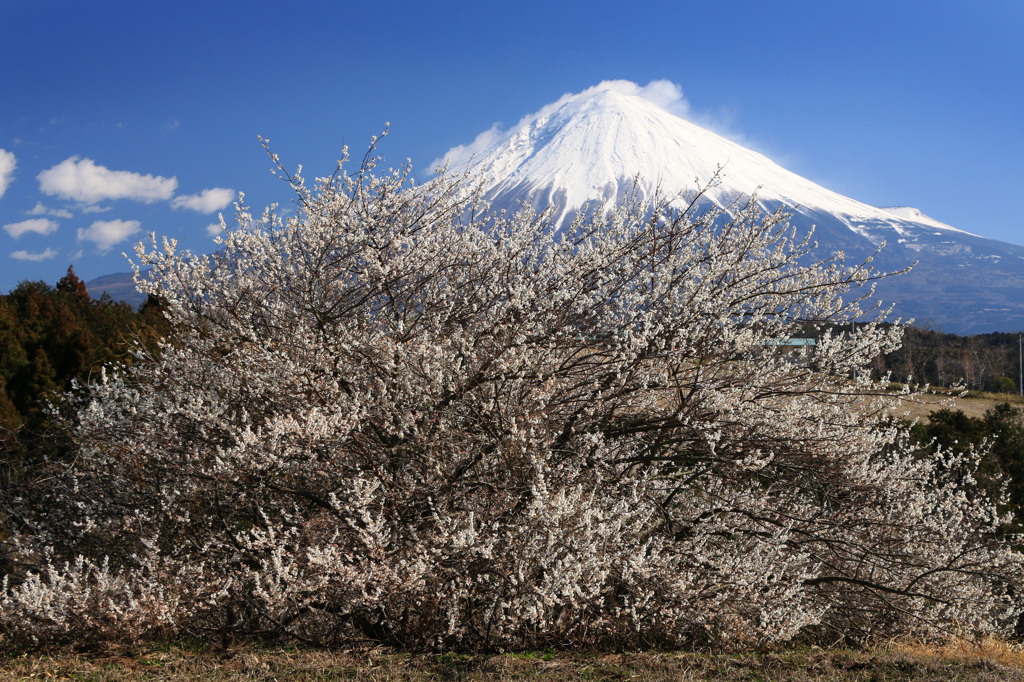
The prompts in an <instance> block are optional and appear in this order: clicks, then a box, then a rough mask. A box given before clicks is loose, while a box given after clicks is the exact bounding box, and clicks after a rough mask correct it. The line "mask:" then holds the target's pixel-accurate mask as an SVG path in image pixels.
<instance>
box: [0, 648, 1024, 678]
mask: <svg viewBox="0 0 1024 682" xmlns="http://www.w3.org/2000/svg"><path fill="white" fill-rule="evenodd" d="M46 679H49V680H61V679H63V680H97V681H99V680H110V681H119V680H144V679H150V680H181V681H184V680H226V679H239V680H268V681H269V680H357V681H366V682H369V681H374V682H390V681H392V680H553V681H555V682H559V681H564V680H598V681H600V680H638V681H645V680H651V681H653V680H733V681H738V680H751V681H753V680H764V681H767V680H799V681H806V682H809V681H811V680H815V681H825V680H829V681H833V680H835V681H838V682H844V681H846V682H852V681H855V680H856V681H861V680H863V681H867V680H877V681H895V680H925V681H929V680H931V681H938V680H992V681H995V680H1022V681H1024V648H1021V645H1010V644H1005V643H993V642H988V643H982V644H972V643H963V642H961V643H957V644H954V645H950V646H946V647H943V648H937V647H935V646H925V645H921V644H915V643H901V644H888V645H884V646H878V647H874V648H870V649H866V650H860V651H851V650H847V649H834V650H823V649H818V648H816V647H815V648H810V649H795V650H790V649H779V650H776V651H769V652H764V653H747V654H733V655H726V654H719V655H705V654H697V653H606V654H601V653H553V652H532V653H519V654H501V655H487V654H477V655H463V654H442V655H428V654H402V653H393V652H388V651H379V650H378V651H362V652H328V651H315V650H309V651H296V650H269V649H256V648H241V649H229V650H226V651H196V650H194V649H192V650H190V649H187V648H182V647H177V646H168V647H161V648H159V649H157V650H141V651H138V652H135V653H130V654H120V655H113V654H111V655H93V656H81V655H74V654H54V655H36V654H23V655H18V656H13V657H9V658H7V659H3V660H0V680H46Z"/></svg>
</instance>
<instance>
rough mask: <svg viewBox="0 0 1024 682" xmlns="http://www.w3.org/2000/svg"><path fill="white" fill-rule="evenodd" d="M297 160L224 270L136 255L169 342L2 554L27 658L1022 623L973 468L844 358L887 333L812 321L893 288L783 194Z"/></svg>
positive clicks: (144, 357) (141, 251)
mask: <svg viewBox="0 0 1024 682" xmlns="http://www.w3.org/2000/svg"><path fill="white" fill-rule="evenodd" d="M275 160H276V157H275ZM282 172H283V169H282ZM284 175H285V177H286V178H287V179H288V180H289V181H290V182H291V183H292V185H293V186H294V188H295V190H296V193H297V197H298V203H297V209H298V210H297V212H296V213H295V215H293V216H290V217H288V218H287V219H284V218H282V217H281V216H279V215H278V214H277V213H276V211H275V209H274V208H273V207H271V208H269V209H267V210H266V211H265V212H263V213H262V215H260V216H254V215H252V214H250V213H249V211H248V209H246V208H245V207H244V206H240V207H239V208H238V214H237V221H238V224H237V227H234V228H232V229H230V230H226V231H225V233H224V235H223V237H222V238H221V239H220V250H219V251H218V252H217V253H216V254H214V255H211V256H194V255H191V254H189V253H187V252H186V253H181V252H179V251H178V250H177V249H176V246H175V244H174V242H173V241H164V242H163V244H162V245H157V243H156V241H155V240H154V242H153V245H152V247H150V248H148V249H147V248H144V247H143V246H142V245H140V246H139V248H138V249H137V254H138V259H139V264H140V265H148V266H151V267H152V270H151V271H150V274H149V275H146V276H141V275H140V276H139V278H138V281H139V286H140V287H141V288H142V290H143V291H145V292H146V293H149V294H152V295H153V296H155V297H158V298H159V299H160V300H161V302H162V304H163V309H164V310H165V311H166V315H167V317H168V321H169V323H170V324H171V325H172V327H173V333H172V334H171V335H170V337H169V338H168V339H167V340H166V342H165V343H164V345H163V347H162V348H161V349H160V350H159V352H154V353H149V352H148V351H146V350H145V348H144V347H142V346H140V347H139V350H138V355H139V357H138V358H137V361H136V362H135V363H134V364H133V365H132V366H130V367H121V368H115V369H113V370H111V371H109V372H107V373H106V374H105V375H104V376H103V377H102V379H101V380H100V381H98V382H96V383H94V384H92V385H90V386H88V387H85V388H84V389H83V392H82V393H81V394H80V397H79V398H78V399H79V401H80V409H79V411H78V414H77V418H76V421H75V422H74V424H73V425H72V426H73V428H74V438H75V441H76V443H77V448H78V452H77V458H76V460H75V461H74V463H73V465H72V466H70V467H69V468H67V469H66V470H64V471H63V472H62V473H60V474H59V475H56V474H55V477H54V483H53V486H54V488H53V492H52V495H51V503H50V504H49V505H48V508H47V510H46V513H41V514H40V515H39V518H38V519H37V520H36V522H35V524H36V525H35V528H36V529H37V532H36V533H34V534H32V535H24V534H23V535H19V536H16V537H14V538H11V539H9V540H8V541H7V542H6V543H5V550H4V551H5V552H7V554H8V555H9V556H10V557H11V561H12V565H17V566H19V567H20V568H19V569H18V571H17V572H16V573H14V574H12V575H10V576H8V578H7V579H6V580H7V582H6V583H5V589H4V593H3V596H2V602H0V626H2V628H3V632H4V636H6V637H7V638H8V639H9V640H10V641H31V640H33V639H34V640H37V641H43V640H55V639H58V640H59V639H62V638H63V639H68V638H74V639H78V640H80V641H84V640H88V639H90V638H133V637H144V636H148V635H150V634H152V633H155V632H158V633H162V634H167V633H174V632H190V633H194V634H195V633H198V634H203V633H206V634H208V635H211V636H213V635H226V634H232V633H237V634H240V635H260V636H278V637H287V638H297V639H300V640H304V641H310V642H317V643H326V644H330V643H335V642H340V641H351V640H356V639H361V640H365V639H370V640H375V641H381V642H386V643H391V644H395V645H399V646H406V647H456V648H509V647H523V646H531V647H533V646H544V645H554V644H573V645H609V644H613V645H617V646H643V645H652V644H655V645H687V644H701V645H708V644H712V645H721V646H747V645H756V644H764V643H770V642H774V641H779V640H786V639H788V638H792V637H794V636H795V635H797V634H801V633H802V634H806V635H807V636H817V635H820V636H827V637H829V638H830V641H835V639H836V638H837V636H842V635H847V636H853V637H859V636H864V635H867V634H871V633H878V634H890V633H896V632H914V633H918V634H936V633H941V632H943V631H946V630H948V629H949V628H951V627H954V626H955V627H957V628H960V629H961V631H962V629H963V628H968V629H976V630H982V631H993V630H998V629H999V628H1002V627H1005V626H1006V625H1007V624H1008V623H1010V621H1011V620H1012V617H1013V615H1014V613H1015V609H1016V607H1015V605H1014V603H1013V601H1012V599H1013V595H1012V588H1011V583H1012V582H1014V581H1017V580H1019V578H1020V576H1021V560H1020V557H1019V556H1018V555H1017V554H1015V553H1013V552H1012V551H1010V550H1009V549H1008V548H1007V547H1006V546H1005V545H1004V544H1003V543H1002V541H1001V540H1000V539H999V538H998V537H997V534H996V532H995V531H996V528H997V527H998V525H999V524H1000V523H1002V522H1004V521H1005V519H1001V518H999V517H998V515H997V513H996V511H995V506H994V504H993V502H992V501H991V500H989V499H988V498H987V497H986V496H985V495H984V494H982V493H981V492H980V491H979V490H978V489H977V488H976V486H974V485H973V484H972V479H971V477H970V471H971V467H972V466H974V461H975V459H974V458H973V457H971V456H963V455H958V456H954V455H951V454H946V453H943V452H942V451H941V450H940V452H939V454H938V455H936V456H935V457H930V458H920V457H917V456H915V451H914V449H913V448H912V447H911V445H910V444H909V441H908V437H907V434H906V433H905V432H904V431H903V430H901V428H900V427H899V426H898V425H896V424H894V423H892V422H891V421H890V419H889V417H888V416H887V411H886V410H887V409H888V408H889V407H891V405H892V404H893V400H894V398H893V397H892V396H890V395H888V394H887V393H886V391H885V390H884V389H883V388H882V386H880V385H876V384H873V383H871V380H870V373H869V372H867V371H855V370H857V369H861V370H863V368H864V367H866V366H867V364H868V362H869V360H870V359H871V358H873V357H874V356H875V355H877V354H878V353H879V352H880V351H888V350H891V349H893V348H895V347H897V346H898V344H899V340H900V329H899V327H898V326H897V327H891V326H882V325H879V324H876V323H868V324H863V325H861V326H859V327H858V329H857V333H856V334H855V335H850V334H846V333H834V332H829V331H826V328H828V329H833V328H834V327H833V326H832V323H835V322H843V321H846V320H850V319H854V318H857V317H860V316H861V315H862V314H863V313H864V311H863V310H862V309H861V305H862V304H863V302H864V301H866V300H868V295H869V294H870V286H866V285H870V282H871V281H873V280H874V279H876V278H877V277H878V276H879V275H877V274H876V273H874V272H873V271H872V270H870V268H868V267H866V266H854V267H847V266H845V265H844V264H843V262H842V260H841V257H835V258H829V259H825V260H821V261H816V260H814V252H813V245H812V244H811V243H810V242H809V241H807V240H799V239H795V238H794V235H793V233H792V231H791V230H790V229H789V227H788V225H787V223H786V215H785V214H784V213H782V212H778V213H774V214H770V215H764V214H762V212H761V211H760V210H759V209H758V208H757V207H756V205H755V204H754V203H753V202H750V203H748V204H746V205H736V206H732V207H729V211H728V213H726V212H724V211H723V210H721V209H718V208H714V207H704V208H702V206H704V204H702V202H701V201H700V199H699V197H692V198H691V199H690V200H689V201H688V202H684V203H680V201H679V200H675V201H673V202H669V201H655V202H654V203H653V205H640V204H637V203H631V204H627V205H623V206H621V207H619V208H618V209H616V210H614V211H612V212H611V213H609V214H607V215H601V214H592V215H589V216H586V217H581V218H580V219H578V220H577V221H576V222H575V223H574V224H573V225H572V226H571V227H570V228H568V229H567V230H565V231H563V232H555V231H554V230H552V229H551V226H550V223H549V220H548V218H549V216H548V214H545V213H541V214H536V213H533V212H531V211H529V210H524V211H522V212H519V213H517V214H514V215H512V214H505V213H499V214H491V213H489V212H488V211H487V210H486V206H485V205H483V204H482V203H481V202H480V201H479V198H478V196H477V195H476V194H475V193H474V191H473V186H472V183H471V182H470V181H467V180H466V179H464V178H450V177H446V176H441V177H440V178H439V179H437V180H435V181H432V182H430V183H427V184H424V185H422V186H417V185H415V184H414V183H411V182H410V181H409V177H410V176H409V171H408V169H404V170H399V171H389V172H387V173H383V174H378V173H377V172H376V171H375V170H374V169H373V164H372V163H365V164H364V166H363V167H362V168H361V170H360V171H359V172H358V173H355V174H352V175H349V174H346V173H345V172H344V171H343V167H342V166H339V171H338V172H336V173H335V174H334V175H333V176H331V177H328V178H323V179H319V180H318V181H317V182H316V183H315V186H314V187H312V188H310V187H308V186H307V185H306V184H305V181H304V180H303V178H302V177H301V175H299V174H296V175H288V174H287V173H284ZM862 287H863V288H862ZM826 323H827V324H826ZM819 325H820V329H819V331H818V332H814V329H815V328H816V326H819ZM812 334H816V335H817V338H816V343H815V344H814V345H805V346H802V347H799V348H796V349H793V348H792V346H790V345H788V344H787V343H786V341H785V340H787V339H790V338H793V337H805V336H809V335H812ZM854 377H855V378H854Z"/></svg>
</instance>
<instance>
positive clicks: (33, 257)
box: [11, 249, 60, 263]
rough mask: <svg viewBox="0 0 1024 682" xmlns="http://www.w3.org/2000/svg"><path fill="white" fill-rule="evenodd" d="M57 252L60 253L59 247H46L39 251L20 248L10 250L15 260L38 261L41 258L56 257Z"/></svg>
mask: <svg viewBox="0 0 1024 682" xmlns="http://www.w3.org/2000/svg"><path fill="white" fill-rule="evenodd" d="M58 253H60V249H46V250H45V251H40V252H39V253H29V252H28V251H25V250H24V249H22V250H21V251H12V252H11V258H14V259H15V260H30V261H35V262H37V263H38V262H39V261H41V260H49V259H51V258H56V257H57V254H58Z"/></svg>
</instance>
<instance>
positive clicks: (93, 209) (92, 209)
mask: <svg viewBox="0 0 1024 682" xmlns="http://www.w3.org/2000/svg"><path fill="white" fill-rule="evenodd" d="M112 208H114V207H113V206H81V207H80V210H81V211H82V213H106V212H107V211H109V210H110V209H112Z"/></svg>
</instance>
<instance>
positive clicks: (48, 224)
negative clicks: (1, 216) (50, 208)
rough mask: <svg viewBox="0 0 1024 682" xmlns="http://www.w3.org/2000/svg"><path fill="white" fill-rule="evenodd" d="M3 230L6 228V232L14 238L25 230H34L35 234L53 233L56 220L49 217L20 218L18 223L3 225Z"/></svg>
mask: <svg viewBox="0 0 1024 682" xmlns="http://www.w3.org/2000/svg"><path fill="white" fill-rule="evenodd" d="M4 230H6V231H7V234H9V235H11V236H12V237H14V238H15V239H17V238H18V237H20V236H21V235H23V234H25V233H26V232H35V233H36V234H53V233H54V232H56V231H57V222H56V221H54V220H50V219H49V218H32V219H31V220H22V221H21V222H20V223H9V224H7V225H4Z"/></svg>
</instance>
